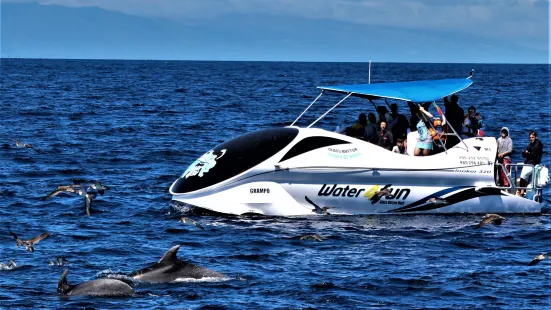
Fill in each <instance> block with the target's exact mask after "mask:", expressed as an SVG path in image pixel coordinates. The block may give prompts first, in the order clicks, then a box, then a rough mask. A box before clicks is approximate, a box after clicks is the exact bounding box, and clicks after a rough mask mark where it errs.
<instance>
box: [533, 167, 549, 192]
mask: <svg viewBox="0 0 551 310" xmlns="http://www.w3.org/2000/svg"><path fill="white" fill-rule="evenodd" d="M534 170H535V178H536V187H544V186H547V184H549V169H548V168H547V167H546V166H541V165H536V166H535V167H534Z"/></svg>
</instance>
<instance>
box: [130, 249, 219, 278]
mask: <svg viewBox="0 0 551 310" xmlns="http://www.w3.org/2000/svg"><path fill="white" fill-rule="evenodd" d="M179 249H180V245H176V246H173V247H172V248H170V250H168V251H167V252H166V253H165V255H164V256H163V257H162V258H161V260H159V262H158V263H155V264H153V265H151V266H149V267H146V268H143V269H140V270H137V271H134V272H132V273H131V274H129V275H128V276H129V277H131V278H133V279H135V280H138V281H141V282H149V283H171V282H176V281H178V280H183V279H201V278H225V277H226V276H225V275H223V274H221V273H219V272H216V271H213V270H210V269H207V268H204V267H201V266H197V265H194V264H191V263H186V262H184V261H181V260H179V259H178V257H176V254H177V253H178V250H179Z"/></svg>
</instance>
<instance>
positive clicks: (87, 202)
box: [78, 188, 98, 216]
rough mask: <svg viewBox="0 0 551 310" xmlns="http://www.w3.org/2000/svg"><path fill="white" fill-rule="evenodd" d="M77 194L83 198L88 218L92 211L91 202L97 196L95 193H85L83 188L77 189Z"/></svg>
mask: <svg viewBox="0 0 551 310" xmlns="http://www.w3.org/2000/svg"><path fill="white" fill-rule="evenodd" d="M78 194H79V195H80V196H82V197H84V207H85V208H86V215H88V216H90V213H91V210H92V201H94V199H96V197H97V196H98V195H97V194H96V192H92V191H90V192H89V191H87V190H85V189H83V188H81V189H79V191H78Z"/></svg>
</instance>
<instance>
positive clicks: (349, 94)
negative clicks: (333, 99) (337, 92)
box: [306, 93, 352, 128]
mask: <svg viewBox="0 0 551 310" xmlns="http://www.w3.org/2000/svg"><path fill="white" fill-rule="evenodd" d="M351 95H352V93H348V95H346V97H344V98H342V100H341V101H339V102H337V104H335V105H334V106H333V107H332V108H331V109H329V111H327V112H325V113H323V115H322V116H320V117H319V118H318V119H317V120H315V121H314V122H313V123H312V124H310V125H308V127H306V128H310V127H312V125H314V124H315V123H317V122H318V121H319V120H320V119H322V118H323V117H324V116H325V115H327V113H329V112H331V111H332V110H333V109H334V108H336V107H337V106H338V105H339V104H341V103H342V102H343V101H345V100H346V99H348V97H350V96H351Z"/></svg>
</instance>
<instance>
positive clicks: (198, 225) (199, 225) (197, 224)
mask: <svg viewBox="0 0 551 310" xmlns="http://www.w3.org/2000/svg"><path fill="white" fill-rule="evenodd" d="M193 224H195V226H197V227H199V228H201V229H202V230H205V228H204V227H203V225H201V224H200V223H199V222H197V221H193Z"/></svg>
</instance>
